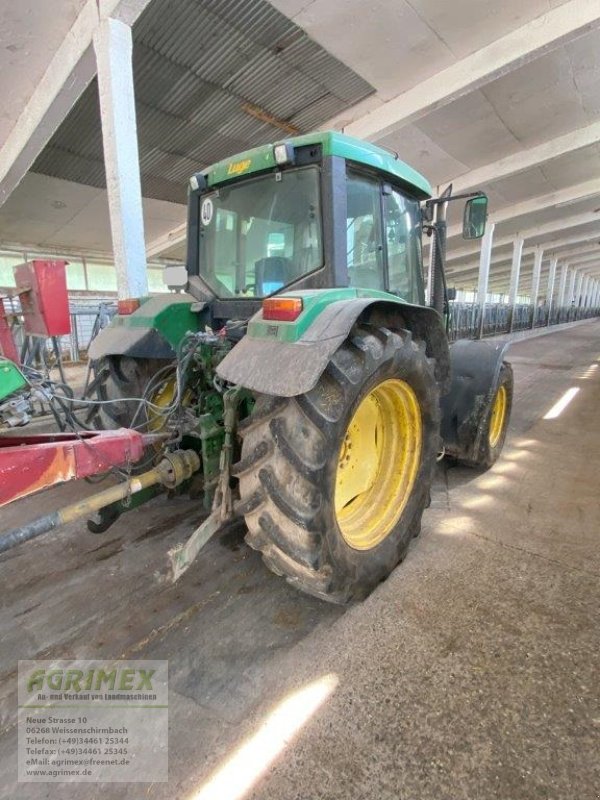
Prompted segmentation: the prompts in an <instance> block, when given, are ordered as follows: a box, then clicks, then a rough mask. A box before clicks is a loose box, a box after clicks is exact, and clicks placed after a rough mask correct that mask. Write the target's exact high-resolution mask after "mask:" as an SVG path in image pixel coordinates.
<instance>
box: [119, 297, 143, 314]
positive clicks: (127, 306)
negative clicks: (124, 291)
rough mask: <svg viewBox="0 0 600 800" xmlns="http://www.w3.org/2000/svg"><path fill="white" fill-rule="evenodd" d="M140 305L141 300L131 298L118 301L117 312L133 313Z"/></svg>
mask: <svg viewBox="0 0 600 800" xmlns="http://www.w3.org/2000/svg"><path fill="white" fill-rule="evenodd" d="M139 307H140V301H139V300H136V299H132V298H129V299H128V300H119V301H117V313H119V314H121V315H126V314H133V312H134V311H137V309H138V308H139Z"/></svg>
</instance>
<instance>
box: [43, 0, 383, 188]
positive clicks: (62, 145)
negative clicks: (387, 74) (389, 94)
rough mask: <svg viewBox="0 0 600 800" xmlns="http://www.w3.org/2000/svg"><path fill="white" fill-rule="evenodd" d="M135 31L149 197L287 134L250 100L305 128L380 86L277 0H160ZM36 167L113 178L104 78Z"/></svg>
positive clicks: (76, 177) (83, 178) (97, 181)
mask: <svg viewBox="0 0 600 800" xmlns="http://www.w3.org/2000/svg"><path fill="white" fill-rule="evenodd" d="M133 37H134V50H133V68H134V76H135V90H136V108H137V120H138V139H139V150H140V166H141V172H142V191H143V193H144V195H145V196H147V197H153V198H156V199H161V200H171V201H174V202H181V203H183V202H185V195H186V182H187V178H188V177H189V175H190V174H191V173H192V172H193V171H195V170H197V169H199V168H201V167H204V166H207V165H208V164H211V163H213V162H215V161H219V160H221V159H223V158H226V157H227V156H230V155H232V154H234V153H236V152H238V151H242V150H247V149H248V148H249V147H252V146H254V145H258V144H263V143H265V142H268V141H272V140H274V139H278V138H281V136H282V135H283V134H282V131H281V129H280V128H278V127H276V126H274V125H272V124H270V123H267V122H264V121H261V120H260V119H257V118H256V117H254V116H252V115H250V114H249V113H247V111H245V110H244V105H246V104H251V105H253V106H258V107H259V108H260V109H261V110H263V111H264V112H266V114H268V115H270V116H272V117H274V118H276V119H278V120H281V121H284V122H287V123H289V124H291V125H293V126H295V127H297V128H298V129H299V131H300V132H302V133H304V132H307V131H309V130H311V129H313V128H315V127H318V126H319V125H321V124H322V123H323V122H325V121H326V120H327V119H329V118H331V117H333V116H335V115H336V114H338V113H339V112H340V111H343V110H344V109H345V108H348V107H349V106H351V105H354V104H355V103H357V102H358V101H359V100H362V99H363V98H364V97H367V96H368V95H369V94H371V93H372V92H373V91H374V89H373V87H372V86H371V85H370V84H369V83H367V82H366V81H365V80H363V79H362V78H361V77H360V76H359V75H357V74H356V73H355V72H353V71H352V70H351V69H349V68H348V67H346V66H345V65H344V64H342V63H341V62H340V61H338V60H337V59H336V58H334V57H333V56H332V55H330V54H329V53H328V52H327V51H326V50H324V49H323V48H322V47H321V46H320V45H318V44H317V43H316V42H314V41H313V40H312V39H310V38H309V37H308V36H307V34H306V33H305V32H304V31H303V30H302V29H301V28H299V27H298V26H297V25H295V24H294V23H293V22H292V21H291V20H289V19H288V18H287V17H285V16H284V15H283V14H281V13H280V12H279V11H277V10H276V9H275V8H273V6H271V5H270V4H269V3H268V2H267V0H153V2H152V3H150V5H149V6H148V7H147V9H146V11H145V12H144V13H143V14H142V16H141V17H140V18H139V20H138V21H137V23H136V24H135V26H134V29H133ZM33 171H34V172H42V173H44V174H46V175H52V176H54V177H58V178H65V179H67V180H72V181H76V182H78V183H84V184H89V185H92V186H104V185H105V178H104V164H103V154H102V135H101V129H100V112H99V105H98V88H97V83H96V81H93V82H92V84H91V85H90V86H89V87H88V88H87V90H86V91H85V92H84V93H83V95H82V96H81V98H80V99H79V101H78V102H77V103H76V105H75V106H74V107H73V109H72V111H71V112H70V113H69V115H68V116H67V118H66V119H65V120H64V122H63V124H62V125H61V127H60V128H59V130H58V131H57V132H56V134H55V135H54V136H53V137H52V139H51V140H50V142H49V144H48V145H47V147H46V148H45V149H44V151H43V152H42V153H41V155H40V156H39V158H38V159H37V161H36V162H35V164H34V166H33Z"/></svg>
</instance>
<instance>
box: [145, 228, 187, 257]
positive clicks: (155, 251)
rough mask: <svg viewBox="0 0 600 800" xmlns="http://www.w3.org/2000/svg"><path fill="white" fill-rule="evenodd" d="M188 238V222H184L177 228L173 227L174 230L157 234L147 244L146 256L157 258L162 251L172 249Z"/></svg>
mask: <svg viewBox="0 0 600 800" xmlns="http://www.w3.org/2000/svg"><path fill="white" fill-rule="evenodd" d="M186 238H187V222H183V223H182V224H181V225H178V226H177V227H176V228H173V229H172V230H170V231H167V232H166V233H163V235H162V236H157V237H156V239H153V240H152V241H151V242H148V244H147V246H146V257H147V258H156V257H157V256H160V254H161V253H164V252H166V251H167V250H170V249H171V248H172V247H176V246H177V245H179V244H183V243H184V242H185V240H186Z"/></svg>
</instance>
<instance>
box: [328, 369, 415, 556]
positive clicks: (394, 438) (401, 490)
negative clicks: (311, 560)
mask: <svg viewBox="0 0 600 800" xmlns="http://www.w3.org/2000/svg"><path fill="white" fill-rule="evenodd" d="M421 440H422V425H421V410H420V408H419V401H418V400H417V397H416V395H415V393H414V391H413V390H412V388H411V387H410V386H409V385H408V384H407V383H405V382H404V381H401V380H398V379H395V378H394V379H390V380H386V381H383V383H380V384H379V385H378V386H376V387H375V388H374V389H373V390H372V391H371V392H369V394H368V395H366V397H364V398H363V400H362V401H361V403H360V405H359V406H358V408H357V409H356V411H355V413H354V416H353V417H352V419H351V420H350V424H349V425H348V428H347V430H346V433H345V436H344V439H343V441H342V445H341V447H340V452H339V458H338V466H337V471H336V479H335V513H336V518H337V523H338V527H339V529H340V532H341V534H342V536H343V537H344V539H345V541H346V543H347V544H348V545H349V546H350V547H352V548H354V549H355V550H371V549H372V548H373V547H376V546H377V545H378V544H380V543H381V542H382V541H383V540H384V539H385V538H386V536H388V534H389V533H390V532H391V530H392V529H393V527H394V525H395V524H396V522H397V521H398V519H399V518H400V515H401V514H402V512H403V511H404V508H405V506H406V503H407V502H408V498H409V497H410V495H411V493H412V490H413V487H414V484H415V480H416V478H417V473H418V471H419V464H420V463H421Z"/></svg>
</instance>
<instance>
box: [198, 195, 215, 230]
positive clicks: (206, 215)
mask: <svg viewBox="0 0 600 800" xmlns="http://www.w3.org/2000/svg"><path fill="white" fill-rule="evenodd" d="M213 211H214V205H213V201H212V200H211V199H210V197H205V198H204V200H203V201H202V206H201V208H200V220H201V221H202V224H203V225H210V223H211V221H212V218H213Z"/></svg>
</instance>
